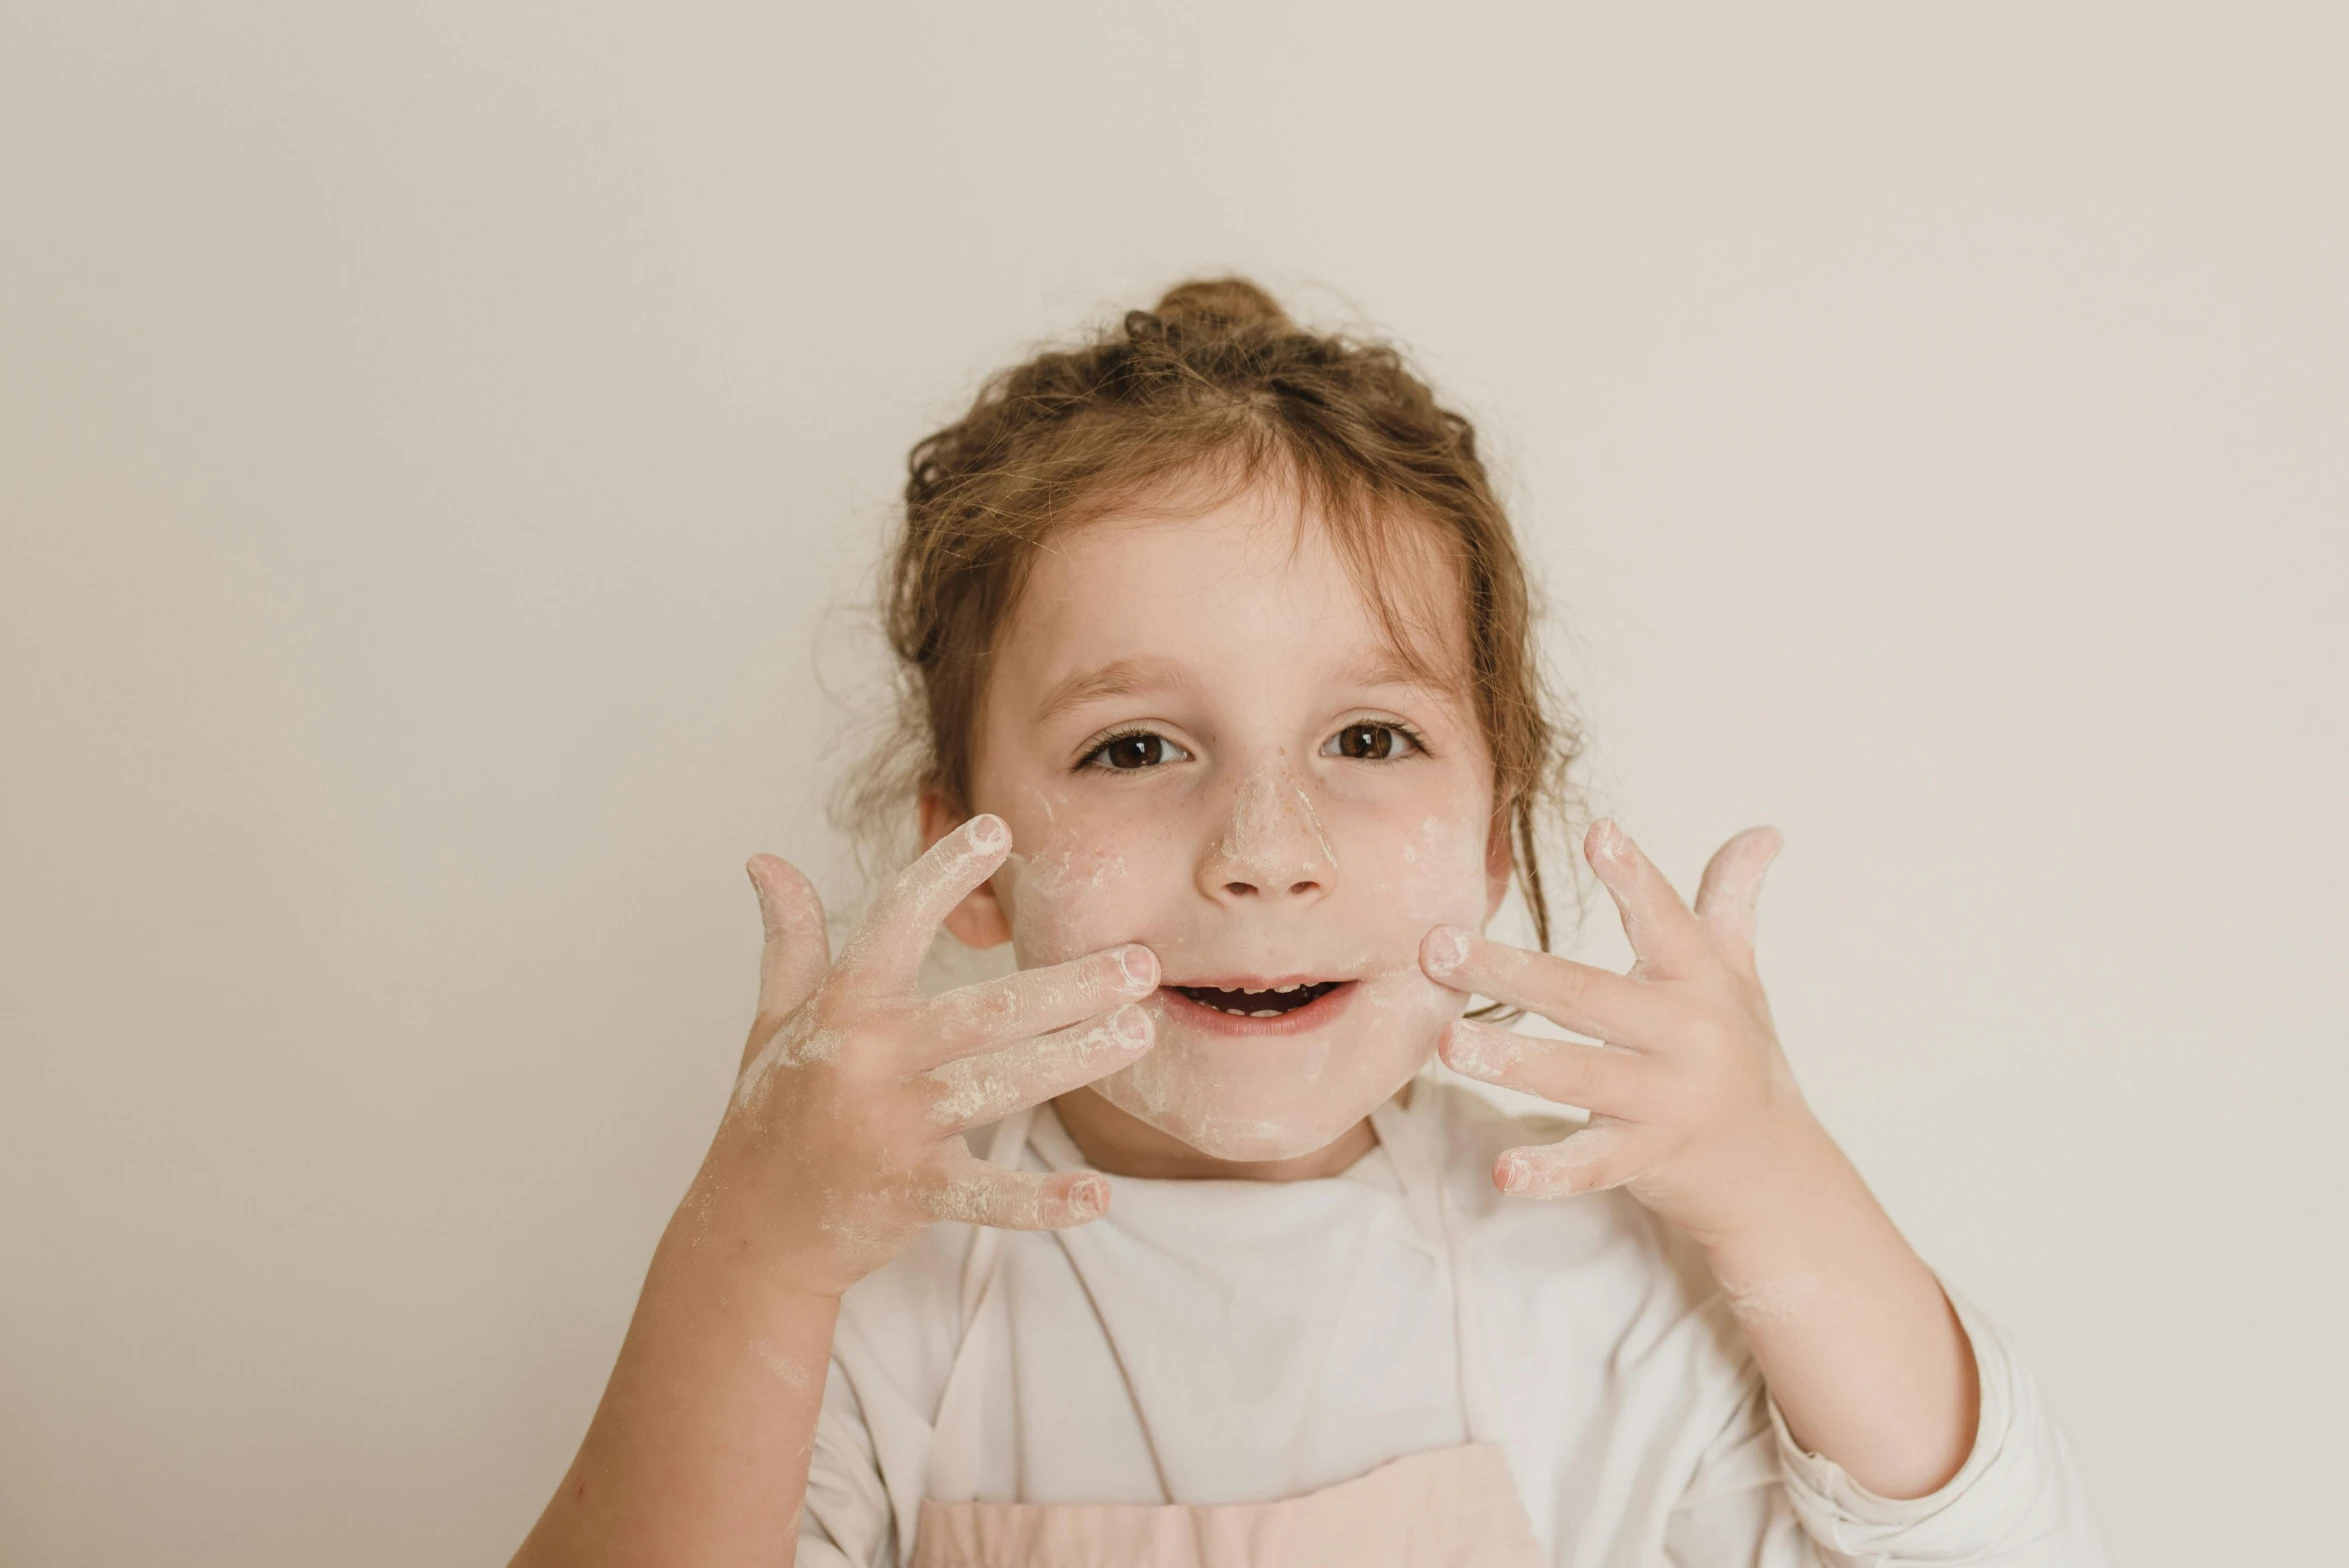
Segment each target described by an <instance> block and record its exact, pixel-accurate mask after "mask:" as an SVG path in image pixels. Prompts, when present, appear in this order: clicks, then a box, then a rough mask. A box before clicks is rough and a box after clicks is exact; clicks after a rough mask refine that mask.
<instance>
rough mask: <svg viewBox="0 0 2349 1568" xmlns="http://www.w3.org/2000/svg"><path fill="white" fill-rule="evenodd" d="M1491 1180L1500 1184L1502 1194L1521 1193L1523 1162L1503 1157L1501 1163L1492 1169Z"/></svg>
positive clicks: (1523, 1187)
mask: <svg viewBox="0 0 2349 1568" xmlns="http://www.w3.org/2000/svg"><path fill="white" fill-rule="evenodd" d="M1493 1178H1494V1180H1496V1181H1497V1182H1499V1183H1500V1187H1501V1190H1502V1191H1503V1192H1522V1191H1524V1190H1525V1162H1524V1161H1522V1160H1515V1159H1510V1158H1508V1157H1507V1156H1503V1157H1502V1159H1501V1162H1500V1163H1499V1164H1498V1165H1496V1166H1494V1167H1493Z"/></svg>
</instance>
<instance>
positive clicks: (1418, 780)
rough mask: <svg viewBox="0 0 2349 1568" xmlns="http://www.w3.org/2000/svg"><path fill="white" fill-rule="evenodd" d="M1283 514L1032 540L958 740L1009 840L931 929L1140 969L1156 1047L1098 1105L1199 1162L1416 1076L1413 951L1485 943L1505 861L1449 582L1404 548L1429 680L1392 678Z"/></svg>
mask: <svg viewBox="0 0 2349 1568" xmlns="http://www.w3.org/2000/svg"><path fill="white" fill-rule="evenodd" d="M1294 506H1295V503H1294V502H1293V501H1292V500H1289V499H1288V498H1286V497H1285V496H1283V495H1281V494H1280V493H1278V492H1266V491H1259V490H1251V491H1248V492H1244V493H1242V494H1241V495H1239V496H1237V497H1234V498H1232V499H1231V500H1229V501H1227V502H1224V503H1222V504H1220V505H1216V506H1214V507H1212V508H1211V509H1208V510H1205V511H1201V512H1196V513H1193V514H1191V515H1187V516H1180V517H1172V518H1170V517H1169V516H1168V515H1167V514H1165V513H1161V512H1153V513H1151V514H1149V515H1148V516H1134V515H1117V516H1111V517H1109V518H1105V519H1103V520H1100V521H1097V522H1093V523H1090V524H1086V525H1084V526H1081V527H1077V528H1074V529H1071V530H1070V531H1069V532H1067V533H1065V534H1063V535H1061V536H1059V537H1057V538H1056V539H1054V540H1053V541H1052V543H1051V544H1050V545H1049V546H1047V547H1046V548H1045V549H1044V550H1043V551H1042V552H1041V553H1040V555H1039V556H1038V558H1037V560H1036V562H1035V569H1034V572H1033V574H1032V575H1031V576H1030V578H1029V580H1028V583H1027V586H1026V589H1025V592H1024V594H1023V597H1022V598H1021V600H1020V602H1019V607H1018V609H1017V611H1016V613H1015V616H1014V619H1013V623H1012V624H1011V625H1010V626H1009V627H1008V628H1007V629H1006V635H1005V638H1004V640H1003V643H1002V645H1001V648H1000V650H999V653H998V658H997V662H996V665H995V668H994V671H993V674H992V677H991V679H990V681H989V683H988V687H987V692H986V698H985V702H984V706H983V710H982V712H981V714H980V718H979V727H978V731H977V734H976V742H977V744H976V746H975V750H974V764H973V779H972V796H973V799H972V801H971V803H970V804H971V807H972V809H973V810H974V811H991V812H994V813H995V814H997V815H998V816H1001V817H1002V818H1003V819H1004V820H1005V821H1006V822H1008V823H1009V824H1010V825H1011V830H1012V843H1013V853H1012V855H1011V858H1010V859H1009V860H1008V861H1007V862H1006V863H1005V865H1004V867H1003V869H1002V870H1001V871H1000V872H998V873H997V874H996V876H995V878H994V879H993V881H992V882H991V883H990V885H989V886H988V887H987V888H986V889H982V890H981V891H980V892H979V893H978V894H976V895H974V896H973V899H972V901H971V902H970V903H969V904H966V905H965V906H964V907H963V909H961V910H958V911H957V918H956V920H955V921H952V922H950V925H951V926H952V927H953V928H954V929H955V930H956V932H957V934H958V935H961V936H963V937H964V938H965V940H970V939H972V938H973V937H977V938H978V939H979V940H981V941H989V940H996V941H999V940H1001V939H1002V937H1003V936H1004V935H1008V936H1009V937H1010V939H1011V940H1012V942H1013V943H1014V944H1015V946H1016V949H1017V952H1018V958H1019V962H1020V964H1021V966H1022V967H1034V966H1037V965H1041V964H1051V963H1057V962H1060V961H1061V960H1064V959H1068V958H1073V957H1076V956H1078V955H1080V954H1084V953H1089V952H1094V951H1096V950H1098V949H1101V948H1105V947H1111V946H1115V945H1117V944H1119V943H1123V942H1140V943H1142V944H1144V945H1145V946H1147V947H1149V948H1150V949H1151V950H1152V951H1153V952H1155V953H1156V954H1157V955H1158V960H1159V965H1160V969H1161V971H1162V973H1163V975H1164V977H1165V981H1164V984H1163V985H1162V986H1161V987H1160V989H1159V990H1158V992H1157V993H1156V994H1155V995H1154V996H1153V997H1152V998H1151V999H1150V1001H1149V1002H1148V1003H1147V1004H1145V1005H1147V1006H1149V1007H1150V1008H1151V1009H1152V1010H1153V1012H1154V1013H1155V1015H1156V1020H1155V1021H1156V1023H1157V1041H1158V1043H1157V1045H1156V1047H1155V1048H1154V1049H1153V1050H1152V1051H1151V1052H1150V1054H1149V1055H1147V1056H1145V1057H1144V1058H1142V1060H1140V1061H1139V1062H1137V1063H1135V1064H1134V1065H1133V1066H1131V1067H1127V1068H1125V1069H1123V1070H1122V1071H1120V1072H1118V1073H1116V1074H1114V1075H1112V1076H1111V1077H1108V1078H1106V1079H1103V1080H1101V1081H1100V1082H1099V1083H1097V1084H1095V1085H1094V1086H1093V1090H1094V1092H1097V1093H1099V1094H1100V1095H1102V1096H1103V1097H1104V1098H1106V1099H1107V1100H1108V1101H1110V1103H1111V1104H1113V1105H1115V1106H1117V1107H1119V1108H1120V1109H1122V1110H1124V1111H1126V1112H1128V1113H1129V1114H1131V1115H1133V1116H1135V1117H1138V1118H1140V1119H1141V1120H1142V1121H1144V1122H1147V1123H1149V1124H1150V1125H1152V1126H1154V1127H1157V1128H1159V1129H1161V1130H1163V1131H1165V1132H1167V1133H1170V1134H1172V1135H1173V1136H1175V1137H1177V1138H1179V1139H1181V1140H1182V1141H1183V1142H1185V1143H1187V1144H1190V1145H1191V1146H1193V1147H1194V1148H1197V1149H1199V1150H1202V1151H1204V1152H1205V1153H1207V1154H1209V1155H1212V1156H1215V1157H1216V1158H1218V1159H1223V1160H1233V1161H1259V1160H1275V1159H1287V1158H1291V1157H1294V1156H1297V1155H1301V1154H1305V1153H1309V1152H1311V1151H1313V1150H1316V1149H1320V1148H1322V1147H1324V1146H1325V1145H1328V1144H1330V1143H1331V1142H1332V1141H1333V1140H1335V1139H1337V1138H1339V1137H1340V1136H1342V1135H1343V1134H1345V1133H1346V1132H1347V1131H1348V1130H1349V1129H1351V1128H1352V1127H1353V1126H1354V1125H1355V1124H1356V1123H1358V1122H1359V1121H1360V1120H1361V1118H1362V1117H1364V1116H1365V1115H1367V1114H1368V1113H1369V1111H1370V1110H1371V1108H1372V1107H1374V1106H1376V1105H1378V1104H1379V1103H1380V1102H1382V1101H1384V1100H1385V1099H1386V1098H1387V1097H1388V1096H1390V1095H1392V1094H1393V1093H1394V1092H1395V1091H1396V1090H1397V1089H1399V1088H1400V1087H1401V1086H1402V1085H1403V1084H1404V1082H1406V1081H1407V1080H1408V1079H1409V1078H1410V1077H1411V1076H1412V1075H1413V1074H1414V1073H1416V1072H1417V1071H1418V1070H1419V1068H1420V1066H1421V1064H1422V1063H1424V1062H1425V1061H1426V1060H1427V1057H1428V1054H1429V1052H1430V1051H1431V1050H1432V1049H1433V1046H1434V1042H1435V1036H1436V1033H1437V1031H1438V1030H1439V1029H1441V1028H1442V1026H1443V1025H1444V1024H1445V1023H1446V1022H1448V1021H1449V1020H1451V1019H1452V1018H1454V1017H1455V1016H1457V1015H1458V1013H1459V1011H1460V1007H1461V997H1460V996H1459V994H1458V993H1456V992H1452V991H1448V990H1446V989H1444V988H1442V987H1440V986H1438V985H1436V984H1435V983H1434V982H1432V981H1430V980H1428V979H1427V978H1426V977H1425V976H1424V975H1423V974H1422V973H1421V972H1420V968H1419V962H1418V950H1419V942H1420V939H1421V938H1422V937H1423V936H1425V935H1426V934H1427V931H1428V929H1429V928H1430V927H1432V926H1435V925H1439V924H1449V925H1458V926H1464V927H1468V928H1470V929H1477V928H1481V927H1482V926H1483V924H1484V923H1485V921H1486V920H1487V919H1488V918H1489V917H1490V915H1491V913H1492V911H1493V910H1494V909H1495V908H1496V907H1498V905H1499V903H1500V899H1501V896H1502V894H1503V892H1504V891H1505V890H1506V887H1507V881H1508V874H1509V859H1508V847H1507V846H1508V840H1507V835H1506V833H1505V832H1503V831H1500V830H1499V825H1498V824H1496V822H1495V817H1494V809H1493V808H1494V802H1493V787H1492V765H1491V761H1490V758H1489V756H1488V753H1487V751H1486V748H1485V745H1484V742H1483V739H1482V735H1481V733H1480V731H1479V729H1478V727H1477V723H1476V719H1475V715H1474V712H1473V710H1472V709H1471V707H1470V705H1469V700H1468V697H1467V693H1466V690H1465V682H1464V680H1462V679H1461V678H1460V677H1459V675H1458V673H1457V672H1460V671H1463V670H1464V669H1465V668H1466V636H1465V629H1464V627H1463V626H1462V625H1461V624H1460V618H1461V610H1460V603H1461V595H1460V593H1459V591H1458V584H1457V581H1456V578H1455V574H1454V570H1453V568H1452V567H1451V566H1450V565H1449V563H1447V562H1446V561H1444V560H1443V559H1442V557H1441V556H1440V555H1439V553H1438V552H1437V551H1436V550H1435V549H1434V548H1433V542H1432V540H1429V539H1423V538H1422V537H1421V536H1420V535H1419V534H1418V533H1417V532H1416V531H1415V530H1410V529H1405V530H1403V531H1402V533H1403V538H1402V539H1400V540H1399V541H1398V544H1399V545H1400V546H1401V548H1400V549H1399V551H1398V555H1397V558H1396V560H1395V561H1394V563H1393V564H1392V565H1391V566H1389V567H1388V568H1387V570H1388V571H1389V572H1390V573H1392V574H1394V580H1396V581H1397V582H1398V583H1399V584H1402V585H1404V586H1405V587H1408V588H1417V589H1420V590H1422V592H1421V593H1420V594H1419V595H1418V596H1417V597H1416V598H1415V597H1414V596H1413V595H1410V594H1406V595H1404V596H1403V597H1402V600H1401V603H1402V605H1403V607H1404V608H1405V609H1406V611H1408V610H1409V609H1410V607H1411V606H1412V605H1413V604H1414V603H1421V602H1423V610H1422V613H1420V614H1419V615H1417V616H1415V617H1413V619H1414V620H1415V621H1417V622H1419V623H1421V625H1420V630H1419V633H1418V635H1419V637H1420V641H1421V645H1422V653H1423V660H1424V662H1428V663H1432V664H1433V665H1434V666H1435V667H1436V669H1437V670H1438V671H1439V672H1442V673H1441V674H1439V675H1438V676H1435V677H1426V676H1418V675H1414V674H1412V673H1411V672H1410V669H1409V667H1408V665H1407V664H1406V662H1405V661H1404V660H1403V659H1401V658H1400V657H1399V656H1398V652H1397V650H1396V649H1395V647H1394V646H1393V644H1392V643H1391V642H1390V640H1389V639H1388V637H1387V636H1386V635H1385V634H1384V633H1383V632H1382V630H1381V628H1380V626H1379V623H1378V621H1377V619H1376V618H1375V617H1374V614H1373V611H1372V608H1371V606H1369V605H1368V604H1367V603H1365V602H1364V599H1363V597H1362V595H1361V593H1360V592H1359V591H1358V590H1357V588H1356V587H1355V585H1354V582H1353V580H1352V578H1351V577H1350V576H1349V574H1348V572H1347V569H1346V567H1345V565H1344V563H1343V562H1342V561H1341V560H1340V559H1339V557H1338V556H1337V555H1336V554H1335V553H1334V551H1333V549H1332V547H1331V544H1330V541H1329V539H1328V537H1327V534H1326V532H1325V530H1324V529H1323V528H1322V527H1321V526H1320V525H1319V524H1318V523H1316V522H1314V521H1312V520H1311V519H1310V518H1308V520H1307V521H1306V522H1305V523H1304V525H1303V526H1302V527H1300V526H1298V525H1297V520H1296V516H1295V511H1294ZM1080 1092H1083V1091H1080Z"/></svg>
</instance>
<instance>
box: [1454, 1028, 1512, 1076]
mask: <svg viewBox="0 0 2349 1568" xmlns="http://www.w3.org/2000/svg"><path fill="white" fill-rule="evenodd" d="M1499 1043H1500V1042H1499V1041H1497V1040H1495V1039H1493V1038H1492V1036H1490V1035H1488V1034H1487V1033H1486V1032H1485V1031H1484V1030H1482V1029H1480V1028H1478V1027H1477V1026H1476V1025H1475V1024H1472V1023H1469V1022H1468V1021H1466V1020H1465V1019H1463V1020H1461V1021H1460V1022H1458V1023H1455V1024H1454V1025H1452V1028H1451V1032H1450V1033H1449V1034H1448V1035H1446V1036H1445V1045H1444V1061H1445V1063H1446V1065H1448V1066H1449V1067H1450V1068H1451V1069H1452V1070H1453V1071H1454V1072H1460V1073H1466V1074H1468V1076H1469V1077H1471V1078H1489V1077H1491V1076H1492V1075H1493V1074H1495V1073H1498V1072H1500V1071H1501V1070H1502V1068H1503V1067H1505V1066H1506V1065H1507V1064H1506V1063H1505V1062H1503V1061H1502V1060H1501V1052H1500V1051H1499V1050H1497V1049H1496V1047H1497V1046H1498V1045H1499Z"/></svg>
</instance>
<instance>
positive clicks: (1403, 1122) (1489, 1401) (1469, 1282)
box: [1370, 1077, 1501, 1443]
mask: <svg viewBox="0 0 2349 1568" xmlns="http://www.w3.org/2000/svg"><path fill="white" fill-rule="evenodd" d="M1436 1088H1437V1086H1436V1084H1435V1082H1434V1081H1433V1080H1431V1079H1428V1078H1424V1077H1422V1078H1417V1079H1414V1080H1413V1081H1412V1083H1411V1085H1410V1093H1411V1095H1412V1097H1413V1099H1414V1100H1416V1101H1418V1102H1419V1103H1418V1104H1416V1105H1415V1106H1414V1107H1413V1108H1412V1109H1410V1110H1405V1109H1404V1108H1403V1107H1402V1106H1400V1105H1398V1104H1396V1102H1395V1101H1393V1100H1389V1101H1387V1102H1386V1103H1385V1104H1383V1105H1381V1106H1379V1107H1378V1108H1377V1109H1376V1110H1374V1111H1372V1112H1371V1113H1370V1124H1371V1126H1372V1127H1373V1128H1374V1129H1375V1130H1376V1131H1377V1133H1378V1140H1379V1142H1380V1143H1382V1144H1384V1145H1385V1146H1386V1150H1387V1159H1388V1160H1389V1162H1391V1163H1392V1164H1393V1166H1394V1170H1395V1179H1396V1180H1397V1181H1398V1182H1400V1183H1401V1184H1402V1187H1403V1199H1404V1203H1405V1206H1406V1207H1407V1208H1409V1210H1410V1211H1411V1213H1412V1216H1413V1217H1414V1218H1415V1219H1416V1220H1417V1221H1418V1223H1419V1227H1420V1234H1421V1235H1423V1236H1425V1237H1426V1238H1427V1239H1428V1240H1430V1241H1432V1242H1433V1243H1434V1244H1435V1246H1436V1248H1437V1250H1438V1251H1439V1253H1440V1254H1441V1255H1442V1257H1443V1261H1444V1272H1445V1274H1446V1275H1447V1276H1449V1283H1450V1285H1451V1288H1452V1341H1453V1345H1454V1348H1455V1353H1456V1355H1457V1359H1458V1363H1459V1368H1458V1371H1459V1379H1460V1417H1461V1422H1462V1424H1463V1425H1464V1426H1466V1427H1467V1429H1468V1440H1469V1441H1470V1442H1472V1443H1498V1442H1500V1441H1501V1436H1500V1431H1501V1426H1500V1411H1499V1401H1498V1398H1497V1396H1496V1395H1495V1393H1494V1386H1493V1367H1492V1355H1491V1352H1490V1351H1489V1349H1488V1348H1487V1346H1486V1344H1485V1333H1484V1313H1483V1312H1482V1311H1481V1310H1479V1301H1480V1298H1479V1296H1478V1294H1477V1289H1476V1269H1475V1265H1474V1260H1473V1259H1471V1258H1470V1257H1469V1256H1468V1249H1467V1247H1466V1246H1465V1245H1464V1243H1463V1241H1462V1238H1461V1227H1460V1224H1459V1217H1458V1214H1457V1212H1456V1211H1457V1207H1458V1206H1457V1205H1456V1204H1455V1203H1454V1202H1453V1199H1452V1194H1451V1190H1450V1183H1449V1182H1448V1181H1447V1180H1446V1176H1447V1174H1448V1173H1447V1171H1446V1169H1445V1166H1446V1161H1445V1157H1444V1156H1445V1139H1444V1135H1443V1126H1442V1120H1443V1116H1444V1109H1443V1101H1442V1097H1441V1096H1440V1095H1438V1094H1437V1093H1436V1092H1435V1091H1436Z"/></svg>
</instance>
